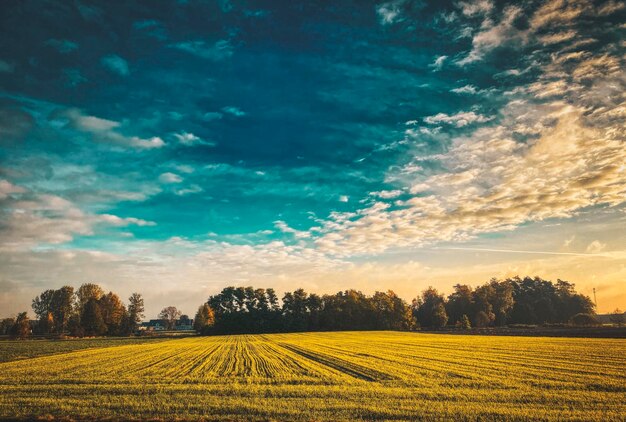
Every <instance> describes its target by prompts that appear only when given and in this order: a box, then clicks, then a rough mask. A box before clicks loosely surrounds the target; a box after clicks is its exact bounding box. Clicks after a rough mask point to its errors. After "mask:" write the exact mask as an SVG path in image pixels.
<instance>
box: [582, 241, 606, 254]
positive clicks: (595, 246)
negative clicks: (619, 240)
mask: <svg viewBox="0 0 626 422" xmlns="http://www.w3.org/2000/svg"><path fill="white" fill-rule="evenodd" d="M605 248H606V244H605V243H602V242H600V241H599V240H594V241H593V242H591V243H590V244H589V245H588V246H587V249H586V251H587V252H588V253H593V254H597V253H600V252H602V251H603V250H604V249H605Z"/></svg>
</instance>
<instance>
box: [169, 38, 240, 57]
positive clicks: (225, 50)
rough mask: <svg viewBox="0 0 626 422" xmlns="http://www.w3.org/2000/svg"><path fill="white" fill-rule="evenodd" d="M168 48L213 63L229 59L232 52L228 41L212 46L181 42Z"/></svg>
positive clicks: (203, 43)
mask: <svg viewBox="0 0 626 422" xmlns="http://www.w3.org/2000/svg"><path fill="white" fill-rule="evenodd" d="M170 47H172V48H175V49H177V50H180V51H184V52H186V53H189V54H193V55H194V56H197V57H200V58H203V59H207V60H211V61H214V62H218V61H222V60H226V59H228V58H230V57H231V56H232V55H233V51H234V48H233V46H232V45H231V44H230V42H229V41H228V40H219V41H216V42H215V43H213V44H210V43H207V42H205V41H202V40H196V41H183V42H179V43H176V44H170Z"/></svg>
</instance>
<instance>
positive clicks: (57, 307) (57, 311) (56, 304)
mask: <svg viewBox="0 0 626 422" xmlns="http://www.w3.org/2000/svg"><path fill="white" fill-rule="evenodd" d="M73 305H74V288H73V287H72V286H63V287H61V288H60V289H58V290H55V291H54V293H53V294H52V298H51V301H50V309H51V311H52V316H53V318H54V328H55V331H56V332H57V333H58V334H62V333H64V332H65V330H66V328H67V323H68V322H69V320H70V317H71V316H72V311H73V309H74V306H73Z"/></svg>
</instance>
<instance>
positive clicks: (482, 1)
mask: <svg viewBox="0 0 626 422" xmlns="http://www.w3.org/2000/svg"><path fill="white" fill-rule="evenodd" d="M457 7H458V8H459V9H460V10H461V13H463V14H464V15H465V16H469V17H474V16H478V15H480V16H485V15H488V14H489V13H491V11H492V10H493V8H494V6H493V3H492V2H491V1H489V0H477V1H460V2H458V3H457Z"/></svg>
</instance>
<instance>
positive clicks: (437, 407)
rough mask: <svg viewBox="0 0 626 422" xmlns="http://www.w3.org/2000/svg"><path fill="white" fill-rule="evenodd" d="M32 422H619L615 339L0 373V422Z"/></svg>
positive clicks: (225, 348)
mask: <svg viewBox="0 0 626 422" xmlns="http://www.w3.org/2000/svg"><path fill="white" fill-rule="evenodd" d="M44 343H45V342H41V344H42V346H41V347H45V344H44ZM2 347H3V346H2V344H1V343H0V348H2ZM34 417H40V418H73V419H97V418H103V419H104V418H106V419H107V420H109V419H119V420H127V419H150V420H155V419H156V420H160V419H161V420H172V419H182V420H186V419H190V420H197V419H203V420H213V419H219V420H224V419H226V420H355V419H356V420H358V419H366V420H371V419H381V420H417V419H447V420H476V419H481V420H527V419H542V420H581V421H583V420H584V421H588V420H597V421H609V420H624V418H625V417H626V340H622V339H580V338H538V337H489V336H462V335H445V334H416V333H399V332H342V333H302V334H271V335H241V336H216V337H195V338H184V339H174V340H165V341H159V342H144V343H142V344H128V345H117V346H109V347H101V348H91V349H86V350H77V351H72V352H68V353H62V354H55V355H50V356H41V357H33V358H30V359H26V360H19V361H11V362H4V363H0V418H5V419H8V418H11V419H13V418H22V419H28V418H34Z"/></svg>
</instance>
